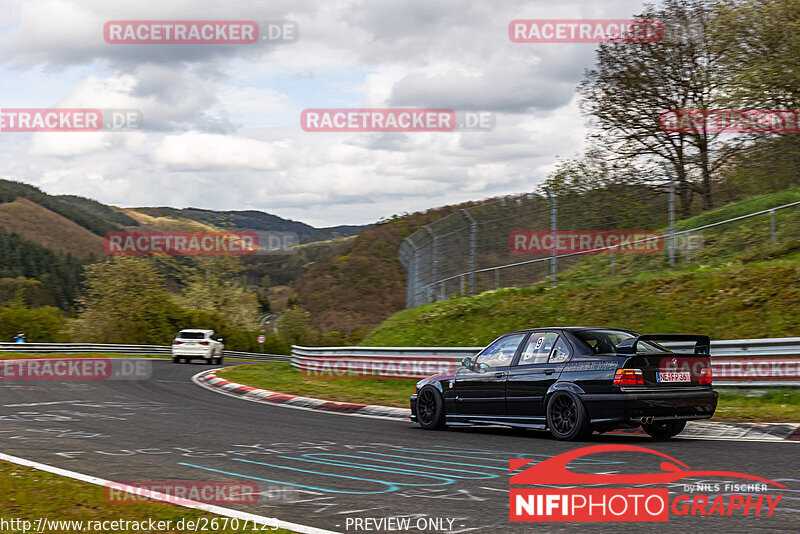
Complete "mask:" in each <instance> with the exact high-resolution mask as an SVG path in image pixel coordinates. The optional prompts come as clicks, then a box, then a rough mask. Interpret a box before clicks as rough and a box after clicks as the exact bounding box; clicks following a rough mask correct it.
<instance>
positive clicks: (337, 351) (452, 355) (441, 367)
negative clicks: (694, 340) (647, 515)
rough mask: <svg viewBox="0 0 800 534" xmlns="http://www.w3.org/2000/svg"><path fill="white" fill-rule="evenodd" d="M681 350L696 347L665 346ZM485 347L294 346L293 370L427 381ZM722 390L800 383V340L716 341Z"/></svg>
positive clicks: (715, 358)
mask: <svg viewBox="0 0 800 534" xmlns="http://www.w3.org/2000/svg"><path fill="white" fill-rule="evenodd" d="M664 345H665V346H667V347H669V348H670V349H672V350H674V351H676V352H683V351H686V350H690V349H691V347H692V345H691V344H690V343H664ZM482 348H483V347H301V346H298V345H293V346H292V359H291V362H292V366H293V367H294V368H296V369H299V370H300V371H303V372H305V373H307V374H308V375H310V376H313V375H319V376H324V375H331V374H333V375H334V376H336V375H341V376H352V375H359V376H375V377H384V378H389V377H391V378H423V377H425V376H429V375H432V374H436V373H439V372H448V371H453V370H455V369H457V368H458V366H459V365H460V364H459V362H460V361H461V360H462V359H463V358H464V357H466V356H474V355H475V354H476V353H477V352H478V351H480V350H481V349H482ZM711 366H712V369H713V376H714V384H715V385H717V386H726V385H729V386H789V385H792V386H794V385H800V337H789V338H768V339H734V340H720V341H712V342H711Z"/></svg>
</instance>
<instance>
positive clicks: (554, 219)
mask: <svg viewBox="0 0 800 534" xmlns="http://www.w3.org/2000/svg"><path fill="white" fill-rule="evenodd" d="M544 192H545V193H547V199H548V200H549V201H550V232H551V239H552V242H553V254H552V256H551V258H550V281H551V282H552V283H553V284H556V283H557V282H558V274H557V273H558V268H557V267H556V259H557V258H558V246H557V243H558V240H557V236H556V232H557V231H558V204H557V200H556V197H554V196H553V195H551V194H550V190H549V189H547V188H546V187H545V188H544Z"/></svg>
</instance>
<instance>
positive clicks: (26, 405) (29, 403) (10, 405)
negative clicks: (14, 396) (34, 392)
mask: <svg viewBox="0 0 800 534" xmlns="http://www.w3.org/2000/svg"><path fill="white" fill-rule="evenodd" d="M76 402H92V401H88V400H71V401H50V402H26V403H21V404H4V405H3V406H4V407H6V408H22V407H28V406H48V405H51V404H75V403H76Z"/></svg>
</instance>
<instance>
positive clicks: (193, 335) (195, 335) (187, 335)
mask: <svg viewBox="0 0 800 534" xmlns="http://www.w3.org/2000/svg"><path fill="white" fill-rule="evenodd" d="M178 337H179V338H181V339H203V338H204V337H205V334H204V333H203V332H181V333H180V334H178Z"/></svg>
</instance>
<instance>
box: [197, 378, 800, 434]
mask: <svg viewBox="0 0 800 534" xmlns="http://www.w3.org/2000/svg"><path fill="white" fill-rule="evenodd" d="M218 370H219V369H212V370H210V371H203V372H202V373H198V374H196V375H195V376H193V377H192V381H194V382H195V383H196V384H199V385H201V386H203V387H206V388H208V389H211V390H213V391H216V392H218V393H223V394H225V395H230V396H232V397H237V398H240V399H244V400H249V401H253V402H266V403H269V404H277V405H280V406H287V407H290V408H299V409H301V410H315V411H323V412H330V413H339V414H343V415H357V416H361V417H376V418H386V419H395V420H405V421H409V420H410V419H409V417H410V416H411V411H410V410H407V409H403V408H392V407H389V406H377V405H374V404H353V403H349V402H333V401H326V400H320V399H312V398H309V397H299V396H296V395H287V394H286V393H276V392H274V391H268V390H266V389H258V388H254V387H250V386H245V385H244V384H237V383H236V382H230V381H228V380H225V379H224V378H220V377H218V376H217V375H216V374H215V372H216V371H218ZM608 433H609V434H615V435H621V436H643V437H644V436H647V434H646V433H645V431H644V430H642V429H641V428H630V429H627V428H626V429H619V430H612V431H611V432H608ZM678 438H679V439H705V440H708V439H713V440H726V441H770V442H776V441H788V442H795V443H797V442H800V424H798V423H726V422H722V421H719V422H718V421H714V422H711V421H690V422H688V423H687V424H686V428H685V429H684V431H683V432H681V433H680V435H679V436H678Z"/></svg>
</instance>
